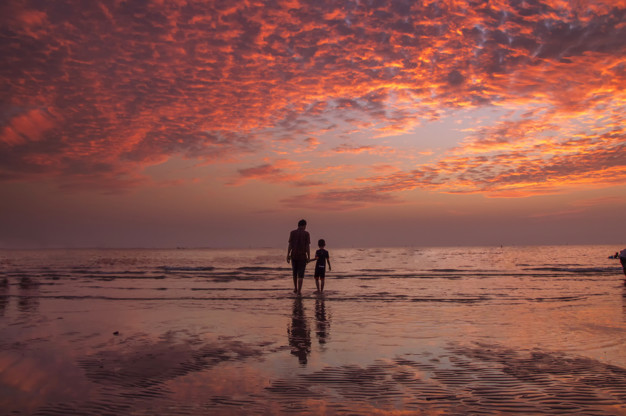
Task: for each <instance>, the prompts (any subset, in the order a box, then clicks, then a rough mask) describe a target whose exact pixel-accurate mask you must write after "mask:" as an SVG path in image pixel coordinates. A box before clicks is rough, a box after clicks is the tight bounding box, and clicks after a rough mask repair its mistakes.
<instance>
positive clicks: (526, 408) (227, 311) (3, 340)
mask: <svg viewBox="0 0 626 416" xmlns="http://www.w3.org/2000/svg"><path fill="white" fill-rule="evenodd" d="M617 249H621V247H614V246H542V247H441V248H420V247H410V248H366V249H358V248H342V249H333V248H332V247H328V250H329V252H330V256H331V261H332V267H333V269H332V271H331V272H329V273H328V275H327V281H326V290H325V292H324V293H323V294H318V293H316V292H315V283H314V280H313V277H312V266H313V265H312V264H311V265H309V266H308V269H307V274H306V278H305V282H304V288H303V293H302V296H296V295H294V294H293V291H292V290H293V284H292V280H291V270H290V266H289V265H288V264H287V263H286V262H285V254H286V253H285V250H281V249H246V250H217V249H203V250H39V251H37V250H33V251H11V250H5V251H1V252H0V272H2V276H0V279H6V281H5V283H4V284H3V285H2V286H0V322H1V323H2V324H1V325H0V346H1V348H0V409H1V411H0V413H2V414H7V415H8V414H16V415H31V414H32V415H72V414H76V415H78V414H80V415H84V414H95V415H99V414H102V415H105V414H133V415H154V414H168V415H170V414H171V415H204V414H220V415H222V414H223V415H239V414H260V415H266V414H269V415H274V414H275V415H282V414H408V415H414V414H416V415H421V414H423V415H431V414H437V415H440V414H443V415H466V414H486V415H501V414H572V415H580V414H585V415H626V285H625V281H624V275H623V272H622V268H621V266H620V264H619V261H618V260H612V259H608V258H607V257H608V256H609V255H611V254H613V253H614V252H615V251H616V250H617Z"/></svg>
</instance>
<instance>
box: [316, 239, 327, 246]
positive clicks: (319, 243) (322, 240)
mask: <svg viewBox="0 0 626 416" xmlns="http://www.w3.org/2000/svg"><path fill="white" fill-rule="evenodd" d="M317 245H318V247H319V248H324V247H326V241H324V239H323V238H320V241H318V242H317Z"/></svg>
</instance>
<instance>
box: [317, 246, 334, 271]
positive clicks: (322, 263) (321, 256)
mask: <svg viewBox="0 0 626 416" xmlns="http://www.w3.org/2000/svg"><path fill="white" fill-rule="evenodd" d="M315 257H317V263H315V267H316V268H320V269H325V268H326V259H328V258H330V255H329V254H328V251H326V250H324V249H323V248H320V249H319V250H317V251H316V252H315Z"/></svg>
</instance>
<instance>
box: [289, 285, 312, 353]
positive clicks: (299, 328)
mask: <svg viewBox="0 0 626 416" xmlns="http://www.w3.org/2000/svg"><path fill="white" fill-rule="evenodd" d="M287 335H288V337H289V346H291V354H293V355H295V356H296V357H298V361H299V362H300V364H303V365H306V363H307V360H308V356H309V354H310V353H311V330H310V329H309V324H308V322H307V319H306V316H305V315H304V306H303V305H302V298H301V297H299V296H298V297H297V298H296V299H295V300H294V302H293V311H292V314H291V325H289V327H288V328H287Z"/></svg>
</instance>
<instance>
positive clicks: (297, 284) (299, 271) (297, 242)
mask: <svg viewBox="0 0 626 416" xmlns="http://www.w3.org/2000/svg"><path fill="white" fill-rule="evenodd" d="M310 246H311V237H310V236H309V232H308V231H306V221H305V220H300V221H299V222H298V228H297V229H296V230H293V231H292V232H291V234H289V247H288V248H287V263H289V262H291V268H292V270H293V293H297V294H298V295H299V294H300V292H301V291H302V282H303V281H304V269H305V268H306V264H307V263H308V262H309V259H310V258H311V248H310Z"/></svg>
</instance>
